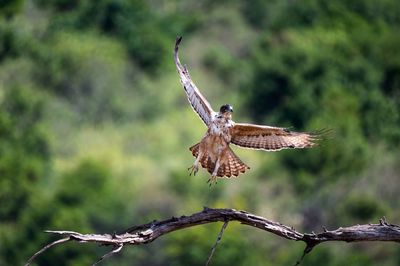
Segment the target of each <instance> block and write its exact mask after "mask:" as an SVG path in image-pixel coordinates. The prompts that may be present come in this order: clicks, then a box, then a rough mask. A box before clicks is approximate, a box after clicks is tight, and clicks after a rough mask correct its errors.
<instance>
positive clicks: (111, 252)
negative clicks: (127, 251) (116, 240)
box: [92, 244, 124, 266]
mask: <svg viewBox="0 0 400 266" xmlns="http://www.w3.org/2000/svg"><path fill="white" fill-rule="evenodd" d="M123 247H124V245H122V244H121V245H117V246H116V247H115V248H114V249H112V250H111V251H110V252H108V253H107V254H105V255H103V256H102V257H101V258H100V259H99V260H98V261H96V262H95V263H93V265H92V266H96V265H97V264H99V263H100V262H101V261H103V260H105V259H108V258H109V257H111V256H113V255H115V254H117V253H119V252H120V251H121V250H122V248H123Z"/></svg>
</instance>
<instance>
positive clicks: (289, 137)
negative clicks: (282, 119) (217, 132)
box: [231, 123, 322, 151]
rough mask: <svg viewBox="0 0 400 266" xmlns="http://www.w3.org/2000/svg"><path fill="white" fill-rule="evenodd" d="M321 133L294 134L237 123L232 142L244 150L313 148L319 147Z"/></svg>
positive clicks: (287, 131) (272, 128)
mask: <svg viewBox="0 0 400 266" xmlns="http://www.w3.org/2000/svg"><path fill="white" fill-rule="evenodd" d="M321 133H322V132H321ZM321 133H307V132H293V131H290V130H288V129H286V128H280V127H269V126H259V125H252V124H240V123H237V124H235V125H234V127H233V128H232V133H231V134H232V140H231V142H232V143H233V144H236V145H238V146H241V147H244V148H252V149H257V150H267V151H279V150H282V149H290V148H292V149H293V148H311V147H313V146H315V145H317V141H318V140H320V138H321Z"/></svg>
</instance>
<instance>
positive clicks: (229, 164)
mask: <svg viewBox="0 0 400 266" xmlns="http://www.w3.org/2000/svg"><path fill="white" fill-rule="evenodd" d="M199 146H200V143H197V144H196V145H193V146H192V147H190V148H189V150H190V151H191V152H192V154H193V156H194V157H196V158H197V156H198V154H199V148H200V147H199ZM227 152H228V154H227V160H226V161H225V162H224V163H222V164H221V166H220V167H219V169H218V172H217V176H218V177H228V178H230V177H232V176H234V177H236V176H239V175H240V174H241V173H244V172H246V170H247V169H250V167H248V166H247V165H246V164H245V163H243V162H242V160H240V159H239V157H237V156H236V154H235V153H234V152H233V151H232V150H231V148H228V150H227ZM199 162H200V164H201V166H202V167H203V168H205V169H207V171H208V172H209V173H210V174H212V173H213V171H214V168H215V162H213V161H212V160H211V158H210V156H209V155H208V153H207V152H205V153H204V154H203V155H202V158H200V161H199Z"/></svg>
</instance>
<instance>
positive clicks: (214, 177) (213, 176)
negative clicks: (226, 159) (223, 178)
mask: <svg viewBox="0 0 400 266" xmlns="http://www.w3.org/2000/svg"><path fill="white" fill-rule="evenodd" d="M219 164H220V163H219V158H218V159H217V161H216V162H215V167H214V171H213V173H212V174H211V177H210V179H208V181H207V183H210V187H211V185H212V184H217V178H218V177H217V174H218V169H219Z"/></svg>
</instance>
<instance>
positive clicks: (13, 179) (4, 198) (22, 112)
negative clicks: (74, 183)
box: [0, 88, 50, 222]
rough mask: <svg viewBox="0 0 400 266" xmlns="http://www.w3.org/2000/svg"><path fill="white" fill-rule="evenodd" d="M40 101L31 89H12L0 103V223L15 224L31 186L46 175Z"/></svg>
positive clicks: (45, 153)
mask: <svg viewBox="0 0 400 266" xmlns="http://www.w3.org/2000/svg"><path fill="white" fill-rule="evenodd" d="M43 104H44V103H43V101H42V100H41V99H40V98H39V97H38V96H37V94H35V93H34V91H33V90H30V89H23V88H12V89H9V90H7V91H6V94H5V95H4V98H3V99H2V101H1V104H0V110H1V111H0V176H1V178H0V201H1V202H3V203H5V202H7V204H1V206H0V220H1V222H13V221H14V222H15V221H16V220H18V218H19V216H20V214H21V213H22V212H23V211H24V209H25V208H26V207H28V202H29V201H30V199H31V193H32V191H33V187H34V186H35V184H36V183H37V182H39V180H40V179H42V178H43V177H44V176H45V175H46V174H47V173H46V168H47V167H48V162H49V159H50V151H49V146H48V143H47V137H46V134H45V132H44V130H43V128H42V121H41V120H42V116H43Z"/></svg>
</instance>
